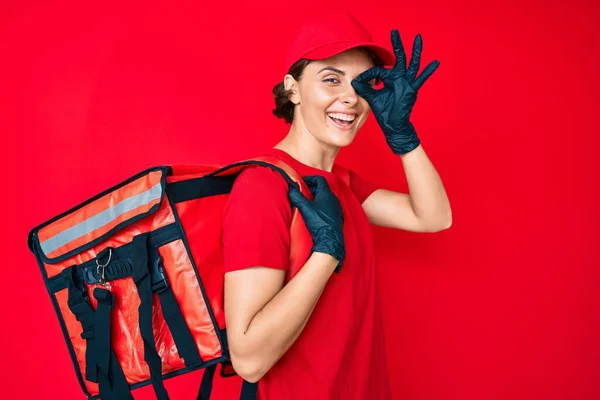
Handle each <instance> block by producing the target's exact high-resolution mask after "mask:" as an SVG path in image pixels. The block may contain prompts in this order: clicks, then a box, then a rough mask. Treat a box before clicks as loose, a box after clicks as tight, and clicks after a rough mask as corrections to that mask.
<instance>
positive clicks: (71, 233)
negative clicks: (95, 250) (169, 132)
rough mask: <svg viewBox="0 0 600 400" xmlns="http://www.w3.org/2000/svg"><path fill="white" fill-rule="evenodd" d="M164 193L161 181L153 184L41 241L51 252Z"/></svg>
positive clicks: (47, 250)
mask: <svg viewBox="0 0 600 400" xmlns="http://www.w3.org/2000/svg"><path fill="white" fill-rule="evenodd" d="M161 195H162V186H161V184H160V183H157V184H156V185H154V186H152V187H151V188H150V189H148V190H146V191H145V192H142V193H140V194H137V195H135V196H132V197H130V198H128V199H125V200H123V201H122V202H120V203H118V204H115V205H114V206H112V207H110V208H107V209H106V210H104V211H102V212H101V213H98V214H96V215H94V216H93V217H90V218H88V219H86V220H85V221H82V222H80V223H78V224H77V225H73V226H72V227H70V228H69V229H65V230H64V231H62V232H61V233H58V234H56V235H54V236H52V237H50V238H48V239H46V240H45V241H43V242H41V243H40V246H41V248H42V251H43V252H44V254H46V255H47V254H50V253H51V252H53V251H54V250H56V249H58V248H60V247H62V246H64V245H66V244H67V243H70V242H71V241H73V240H75V239H78V238H80V237H82V236H84V235H87V234H89V233H91V232H93V231H95V230H96V229H98V228H101V227H102V226H104V225H106V224H108V223H110V222H112V221H114V220H115V219H117V218H119V217H120V216H121V215H122V214H124V213H126V212H128V211H131V210H135V209H136V208H138V207H140V206H143V205H145V204H148V203H150V202H152V201H154V200H156V199H159V198H160V197H161Z"/></svg>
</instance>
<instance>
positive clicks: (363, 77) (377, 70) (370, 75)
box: [353, 66, 386, 84]
mask: <svg viewBox="0 0 600 400" xmlns="http://www.w3.org/2000/svg"><path fill="white" fill-rule="evenodd" d="M385 71H386V70H385V68H381V67H378V66H375V67H371V68H369V69H368V70H366V71H364V72H362V73H360V74H358V76H357V77H356V78H354V79H353V81H357V82H361V83H365V84H368V82H369V81H370V80H372V79H375V78H382V76H384V75H385Z"/></svg>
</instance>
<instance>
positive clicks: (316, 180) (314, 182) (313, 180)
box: [303, 175, 329, 196]
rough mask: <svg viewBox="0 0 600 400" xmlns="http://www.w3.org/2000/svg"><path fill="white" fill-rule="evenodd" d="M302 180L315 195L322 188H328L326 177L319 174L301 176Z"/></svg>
mask: <svg viewBox="0 0 600 400" xmlns="http://www.w3.org/2000/svg"><path fill="white" fill-rule="evenodd" d="M303 179H304V182H306V186H308V189H309V190H310V191H311V193H312V194H313V196H317V194H318V193H320V192H322V191H323V190H327V189H329V185H328V184H327V179H325V178H324V177H322V176H320V175H313V176H306V177H304V178H303Z"/></svg>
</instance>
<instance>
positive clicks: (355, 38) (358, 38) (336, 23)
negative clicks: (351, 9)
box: [285, 12, 396, 72]
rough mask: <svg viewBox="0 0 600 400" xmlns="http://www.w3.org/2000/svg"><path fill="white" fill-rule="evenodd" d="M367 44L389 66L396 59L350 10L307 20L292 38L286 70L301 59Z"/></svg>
mask: <svg viewBox="0 0 600 400" xmlns="http://www.w3.org/2000/svg"><path fill="white" fill-rule="evenodd" d="M359 46H364V47H367V48H369V49H371V50H373V52H374V53H375V54H377V56H379V58H381V60H382V61H383V64H384V65H385V66H392V65H394V62H395V61H396V58H395V56H394V54H393V53H392V52H390V51H389V50H388V49H386V48H385V47H383V46H380V45H378V44H377V43H374V42H373V38H372V37H371V34H370V33H369V31H368V30H367V29H366V28H365V27H364V26H363V25H362V24H361V23H360V22H358V20H357V19H356V18H355V17H354V16H353V15H352V14H350V13H348V12H345V13H339V14H338V13H335V15H323V16H317V17H313V18H311V19H310V20H306V21H305V22H304V23H303V24H302V26H301V28H300V29H299V31H298V33H297V34H296V36H295V37H294V40H292V43H291V44H290V46H289V47H288V49H287V52H286V56H285V71H286V72H287V71H289V69H290V68H291V66H292V65H293V64H294V63H295V62H296V61H298V60H300V59H302V58H306V59H309V60H322V59H324V58H328V57H332V56H334V55H336V54H338V53H341V52H342V51H346V50H349V49H352V48H355V47H359Z"/></svg>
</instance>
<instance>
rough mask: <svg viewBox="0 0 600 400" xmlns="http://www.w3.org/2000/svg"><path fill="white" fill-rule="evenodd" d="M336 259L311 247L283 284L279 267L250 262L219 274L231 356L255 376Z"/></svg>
mask: <svg viewBox="0 0 600 400" xmlns="http://www.w3.org/2000/svg"><path fill="white" fill-rule="evenodd" d="M337 265H338V260H336V259H335V258H334V257H332V256H330V255H329V254H324V253H313V254H312V255H311V257H310V258H309V259H308V261H307V262H306V263H305V264H304V266H303V267H302V268H301V269H300V271H299V272H298V273H297V274H296V275H295V276H294V278H292V279H291V280H290V281H289V283H288V284H287V285H285V286H283V285H284V278H285V271H283V270H278V269H273V268H265V267H256V268H248V269H244V270H240V271H233V272H228V273H227V274H226V275H225V317H226V323H227V338H228V342H229V350H230V354H231V362H232V364H233V367H234V369H235V370H236V372H237V373H238V374H239V375H240V376H241V377H242V378H244V379H245V380H247V381H249V382H256V381H258V380H259V379H260V378H262V376H263V375H264V374H265V373H266V372H267V371H268V370H269V369H270V368H271V367H272V366H273V365H274V364H275V363H276V362H277V360H279V358H281V356H282V355H283V354H284V353H285V352H286V351H287V350H288V349H289V347H290V346H291V345H292V344H293V343H294V341H295V340H296V339H297V338H298V336H299V335H300V333H301V332H302V329H304V326H305V325H306V322H307V321H308V318H309V316H310V314H311V313H312V311H313V309H314V307H315V305H316V304H317V300H318V299H319V297H320V296H321V293H322V292H323V289H324V288H325V285H326V283H327V281H328V280H329V277H330V276H331V275H332V274H333V271H334V269H335V267H336V266H337Z"/></svg>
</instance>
